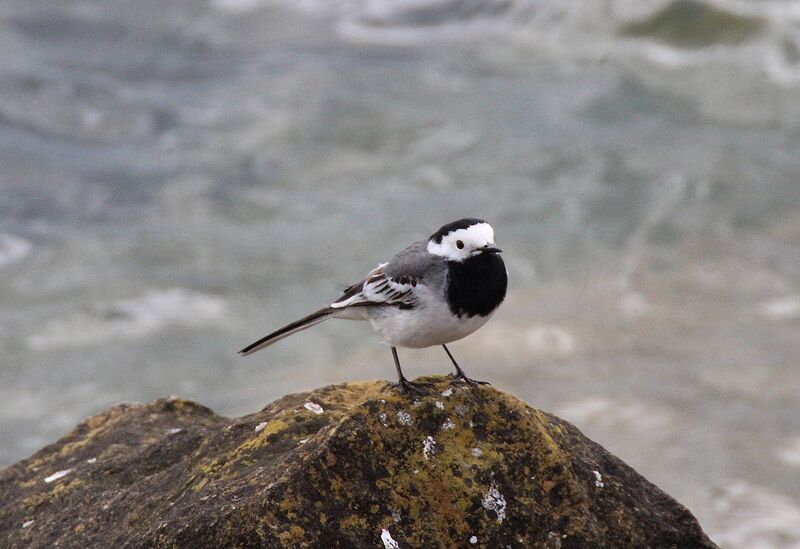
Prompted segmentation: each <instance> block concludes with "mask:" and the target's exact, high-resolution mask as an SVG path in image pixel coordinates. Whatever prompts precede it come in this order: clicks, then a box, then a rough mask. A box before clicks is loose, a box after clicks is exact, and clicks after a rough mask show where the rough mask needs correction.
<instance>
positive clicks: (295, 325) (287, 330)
mask: <svg viewBox="0 0 800 549" xmlns="http://www.w3.org/2000/svg"><path fill="white" fill-rule="evenodd" d="M335 312H336V309H332V308H330V307H325V308H324V309H320V310H319V311H316V312H313V313H311V314H310V315H308V316H306V317H303V318H301V319H300V320H296V321H294V322H292V323H291V324H287V325H286V326H284V327H283V328H281V329H279V330H275V331H274V332H272V333H271V334H269V335H265V336H264V337H262V338H261V339H259V340H258V341H255V342H253V343H251V344H250V345H248V346H247V347H245V348H244V349H242V350H241V351H239V354H240V355H242V356H247V355H251V354H253V353H255V352H256V351H260V350H261V349H263V348H264V347H268V346H270V345H272V344H273V343H275V342H276V341H280V340H281V339H283V338H284V337H289V336H290V335H292V334H294V333H297V332H299V331H301V330H305V329H306V328H310V327H312V326H314V325H315V324H319V323H320V322H322V321H324V320H328V319H329V318H330V317H331V316H332V315H333V314H334V313H335Z"/></svg>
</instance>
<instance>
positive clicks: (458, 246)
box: [456, 240, 464, 250]
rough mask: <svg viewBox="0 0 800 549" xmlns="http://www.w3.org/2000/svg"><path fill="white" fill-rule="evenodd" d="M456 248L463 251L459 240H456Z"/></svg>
mask: <svg viewBox="0 0 800 549" xmlns="http://www.w3.org/2000/svg"><path fill="white" fill-rule="evenodd" d="M456 248H458V249H459V250H463V249H464V243H463V242H461V241H460V240H456Z"/></svg>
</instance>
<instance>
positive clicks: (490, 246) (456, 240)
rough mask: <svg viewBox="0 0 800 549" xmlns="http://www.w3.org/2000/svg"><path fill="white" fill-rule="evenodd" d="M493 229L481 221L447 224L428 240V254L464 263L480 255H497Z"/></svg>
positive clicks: (467, 220)
mask: <svg viewBox="0 0 800 549" xmlns="http://www.w3.org/2000/svg"><path fill="white" fill-rule="evenodd" d="M500 251H501V250H499V249H498V248H496V247H495V245H494V229H493V228H492V226H491V225H489V224H488V223H487V222H486V221H483V220H482V219H473V218H466V219H459V220H458V221H453V222H452V223H448V224H447V225H445V226H444V227H442V228H441V229H439V230H438V231H436V232H435V233H433V234H432V235H431V237H430V238H429V239H428V252H429V253H432V254H434V255H438V256H440V257H443V258H444V259H446V260H447V261H464V260H466V259H469V258H470V257H475V256H478V255H480V254H486V253H488V254H497V253H500Z"/></svg>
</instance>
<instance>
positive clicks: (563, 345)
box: [525, 324, 577, 358]
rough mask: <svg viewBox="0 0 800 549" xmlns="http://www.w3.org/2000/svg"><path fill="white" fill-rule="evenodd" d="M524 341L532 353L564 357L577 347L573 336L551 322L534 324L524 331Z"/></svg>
mask: <svg viewBox="0 0 800 549" xmlns="http://www.w3.org/2000/svg"><path fill="white" fill-rule="evenodd" d="M525 343H526V344H527V347H528V350H529V351H531V352H532V353H536V354H542V355H552V356H556V357H561V358H565V357H568V356H570V355H572V354H573V353H574V352H575V349H576V347H577V341H576V339H575V336H574V335H572V334H571V333H570V332H568V331H567V330H565V329H564V328H561V327H560V326H555V325H551V324H536V325H534V326H531V327H530V328H528V330H527V332H526V333H525Z"/></svg>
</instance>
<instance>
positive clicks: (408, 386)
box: [392, 346, 428, 395]
mask: <svg viewBox="0 0 800 549" xmlns="http://www.w3.org/2000/svg"><path fill="white" fill-rule="evenodd" d="M392 357H393V358H394V367H395V368H396V369H397V378H398V383H399V384H400V390H401V391H403V392H404V393H408V392H413V393H419V394H421V395H426V394H428V392H427V391H426V390H425V389H423V388H422V387H421V386H420V385H419V384H417V383H411V382H410V381H408V380H407V379H406V376H404V375H403V370H401V369H400V358H399V357H398V356H397V349H396V348H395V347H394V346H392Z"/></svg>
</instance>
